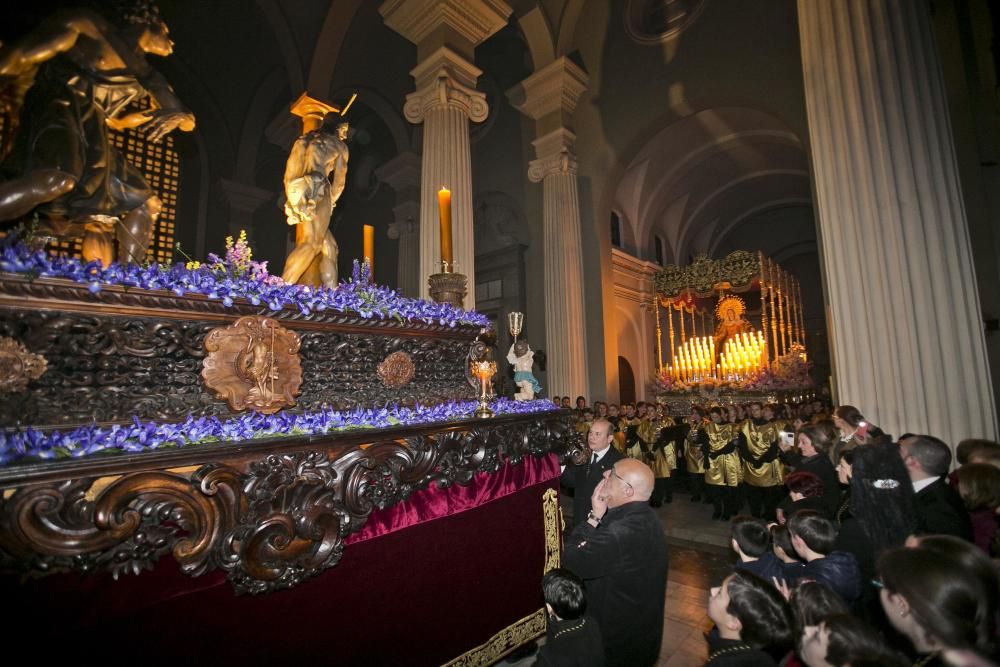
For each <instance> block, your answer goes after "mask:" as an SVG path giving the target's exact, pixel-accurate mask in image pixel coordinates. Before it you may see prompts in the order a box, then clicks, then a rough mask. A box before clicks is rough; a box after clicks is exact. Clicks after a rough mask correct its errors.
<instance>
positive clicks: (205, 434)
mask: <svg viewBox="0 0 1000 667" xmlns="http://www.w3.org/2000/svg"><path fill="white" fill-rule="evenodd" d="M478 406H479V403H478V402H477V401H455V402H450V403H442V404H440V405H432V406H422V405H416V406H414V407H412V408H411V407H402V406H399V405H386V406H384V407H381V408H370V409H369V408H358V409H355V410H341V411H338V410H333V409H324V410H317V411H312V412H302V413H292V412H288V411H282V412H278V413H275V414H272V415H263V414H260V413H258V412H249V413H244V414H240V415H236V416H234V417H231V418H228V419H224V418H219V417H214V416H213V417H188V418H187V419H186V420H184V421H182V422H176V423H157V422H151V421H142V420H140V419H139V418H138V417H134V418H133V419H132V422H131V423H128V424H115V425H111V426H99V425H97V424H88V425H86V426H80V427H77V428H74V429H70V430H63V431H40V430H37V429H34V428H30V427H28V428H24V429H19V430H12V431H0V465H7V464H10V463H15V462H18V461H23V460H31V459H40V460H46V459H65V458H80V457H84V456H90V455H92V454H97V453H114V452H117V453H132V452H145V451H153V450H157V449H165V448H171V447H185V446H189V445H202V444H208V443H212V442H227V441H228V442H239V441H244V440H255V439H261V438H282V437H290V436H295V435H324V434H327V433H333V432H337V431H348V430H353V429H375V428H388V427H391V426H414V425H419V424H433V423H440V422H448V421H455V420H462V419H472V418H473V413H474V412H475V410H476V408H477V407H478ZM490 408H491V409H492V410H493V412H494V413H496V414H498V415H504V414H531V413H536V412H546V411H550V410H557V409H558V408H556V406H555V405H553V404H552V401H549V400H546V399H539V400H534V401H515V400H513V399H509V398H502V397H501V398H495V399H493V400H492V401H491V402H490Z"/></svg>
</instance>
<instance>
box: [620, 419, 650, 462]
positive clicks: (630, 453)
mask: <svg viewBox="0 0 1000 667" xmlns="http://www.w3.org/2000/svg"><path fill="white" fill-rule="evenodd" d="M629 426H636V427H637V428H636V434H637V435H638V436H639V437H638V438H637V439H636V441H635V444H633V445H631V446H628V445H626V448H625V456H627V457H629V458H631V459H636V460H638V461H642V460H643V455H642V439H643V438H642V432H643V430H644V429H648V428H649V427H650V422H649V419H647V418H645V417H643V418H642V419H638V418H636V419H633V420H632V421H631V422H630V423H629Z"/></svg>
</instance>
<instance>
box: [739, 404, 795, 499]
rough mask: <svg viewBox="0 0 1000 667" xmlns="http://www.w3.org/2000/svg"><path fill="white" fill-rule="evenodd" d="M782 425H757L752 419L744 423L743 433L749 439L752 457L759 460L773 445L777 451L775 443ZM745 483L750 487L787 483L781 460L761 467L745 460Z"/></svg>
mask: <svg viewBox="0 0 1000 667" xmlns="http://www.w3.org/2000/svg"><path fill="white" fill-rule="evenodd" d="M781 425H782V423H781V422H766V423H764V424H760V425H757V424H754V422H753V420H752V419H748V420H746V421H745V422H743V425H742V428H741V431H742V432H743V436H744V437H745V438H746V439H747V449H748V450H749V452H750V455H751V456H753V457H754V458H758V459H759V458H761V457H762V456H764V454H766V453H767V452H768V450H769V449H770V448H771V446H772V444H774V447H775V451H777V444H775V443H777V440H778V437H779V436H778V433H779V431H781ZM772 453H774V452H772ZM743 481H744V482H746V483H747V484H749V485H750V486H781V485H782V484H784V483H785V467H784V465H782V463H781V459H779V458H777V457H775V458H774V459H773V460H771V461H767V462H764V463H761V464H760V465H754V462H753V461H750V460H747V459H743Z"/></svg>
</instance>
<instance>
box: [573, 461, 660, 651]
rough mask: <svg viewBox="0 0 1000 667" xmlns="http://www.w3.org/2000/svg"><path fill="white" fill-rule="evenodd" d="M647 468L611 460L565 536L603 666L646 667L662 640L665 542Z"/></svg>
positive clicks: (649, 472)
mask: <svg viewBox="0 0 1000 667" xmlns="http://www.w3.org/2000/svg"><path fill="white" fill-rule="evenodd" d="M653 484H654V478H653V471H652V470H650V469H649V466H647V465H646V464H644V463H642V462H641V461H637V460H635V459H623V460H621V461H618V462H617V463H615V465H614V466H612V467H611V469H609V470H608V471H607V472H605V473H604V479H603V480H601V483H600V484H598V485H597V488H596V489H594V493H593V495H592V496H591V497H590V512H589V513H588V514H587V520H586V521H584V522H583V523H581V524H579V525H578V526H577V527H576V528H574V529H573V531H572V532H571V533H570V534H569V535H567V536H566V539H565V550H564V552H563V565H564V567H566V569H568V570H570V571H571V572H573V573H574V574H576V575H577V576H578V577H580V578H581V579H583V581H584V583H585V584H586V586H587V600H588V605H589V606H588V608H589V610H590V613H591V615H592V616H593V617H594V619H595V620H596V621H597V624H598V625H599V626H600V628H601V635H602V636H603V638H604V657H605V659H606V661H607V665H608V667H618V666H621V667H652V665H655V664H656V660H657V656H658V655H659V653H660V644H661V642H662V639H663V608H664V601H665V598H666V591H667V543H666V539H665V538H664V536H663V526H662V525H661V524H660V520H659V518H658V517H657V515H656V512H655V510H653V508H652V507H650V506H649V497H650V495H651V494H652V492H653Z"/></svg>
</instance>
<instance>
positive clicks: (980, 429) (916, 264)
mask: <svg viewBox="0 0 1000 667" xmlns="http://www.w3.org/2000/svg"><path fill="white" fill-rule="evenodd" d="M798 10H799V22H800V27H799V31H800V38H801V44H802V62H803V69H804V74H805V95H806V105H807V110H808V117H809V137H810V143H811V146H812V155H813V169H814V178H815V182H816V193H817V209H818V214H819V230H820V237H821V242H822V249H823V262H824V268H825V272H826V278H827V289H828V292H829V299H830V310H831V314H832V326H831V329H832V332H831V333H832V335H831V340H832V348H833V349H832V351H833V355H834V368H835V374H836V383H837V389H838V393H839V399H840V401H841V402H842V403H850V404H853V405H856V406H858V407H859V408H860V409H861V410H862V411H863V412H864V413H865V414H866V415H868V416H869V418H870V419H871V420H872V421H873V422H875V423H876V424H879V425H880V426H882V427H883V428H884V429H886V430H887V431H889V432H891V433H894V434H896V435H899V434H900V433H903V432H907V431H909V432H923V433H930V434H933V435H937V436H939V437H941V438H943V439H945V440H947V441H949V442H950V443H951V444H952V445H954V444H956V443H957V442H958V441H959V440H961V439H963V438H967V437H988V438H996V437H997V427H996V413H995V408H994V402H993V396H992V388H991V385H990V381H989V370H988V366H987V361H986V349H985V341H984V337H983V322H982V316H981V311H980V306H979V299H978V295H977V291H976V280H975V275H974V269H973V264H972V257H971V249H970V245H969V234H968V229H967V224H966V220H965V213H964V210H963V207H962V199H961V195H960V191H959V182H958V173H957V167H956V162H955V153H954V146H953V144H952V135H951V130H950V125H949V120H948V110H947V104H946V99H945V91H944V88H943V83H942V79H941V70H940V65H939V62H938V57H937V53H936V51H935V46H934V39H933V35H932V32H931V26H930V21H929V16H928V5H927V3H924V2H912V1H911V0H835V1H832V2H815V1H814V0H799V2H798Z"/></svg>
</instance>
